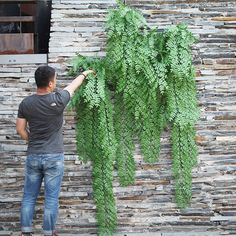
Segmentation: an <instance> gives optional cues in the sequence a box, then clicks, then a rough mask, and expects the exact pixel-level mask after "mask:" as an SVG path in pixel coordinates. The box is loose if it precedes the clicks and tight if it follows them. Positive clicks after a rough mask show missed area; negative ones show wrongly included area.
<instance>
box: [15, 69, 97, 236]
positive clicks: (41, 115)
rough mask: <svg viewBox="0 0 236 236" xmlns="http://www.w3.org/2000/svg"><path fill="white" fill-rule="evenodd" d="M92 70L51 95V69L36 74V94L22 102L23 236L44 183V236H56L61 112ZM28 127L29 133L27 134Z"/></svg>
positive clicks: (18, 123) (18, 127) (61, 162)
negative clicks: (24, 148) (24, 156)
mask: <svg viewBox="0 0 236 236" xmlns="http://www.w3.org/2000/svg"><path fill="white" fill-rule="evenodd" d="M90 73H95V72H94V71H92V70H88V71H84V72H83V73H82V74H81V75H79V76H78V77H77V78H75V79H74V80H73V81H72V82H71V83H70V84H69V85H68V86H67V87H66V88H64V89H63V90H62V91H60V92H56V93H54V92H53V91H54V89H55V87H56V73H55V70H54V69H53V68H52V67H49V66H41V67H39V68H38V69H37V70H36V71H35V82H36V85H37V92H36V94H33V95H31V96H29V97H26V98H25V99H23V101H22V102H21V103H20V105H19V110H18V118H17V121H16V130H17V133H18V134H19V135H20V136H21V138H22V139H24V140H26V141H28V149H27V159H26V164H25V183H24V194H23V200H22V205H21V230H22V236H31V235H32V234H31V226H32V220H33V215H34V208H35V203H36V199H37V196H38V194H39V190H40V187H41V183H42V181H43V180H44V193H45V204H44V219H43V230H44V235H50V236H51V235H52V236H56V235H57V234H56V232H55V224H56V220H57V214H58V202H59V201H58V198H59V193H60V187H61V181H62V177H63V172H64V155H63V152H64V148H63V137H62V124H63V111H64V109H65V107H66V105H67V104H68V102H69V100H70V98H71V96H72V95H73V93H74V91H75V90H76V89H77V88H79V87H80V85H81V84H82V82H83V80H84V79H85V78H86V77H87V75H88V74H90ZM27 123H28V126H29V131H28V130H27Z"/></svg>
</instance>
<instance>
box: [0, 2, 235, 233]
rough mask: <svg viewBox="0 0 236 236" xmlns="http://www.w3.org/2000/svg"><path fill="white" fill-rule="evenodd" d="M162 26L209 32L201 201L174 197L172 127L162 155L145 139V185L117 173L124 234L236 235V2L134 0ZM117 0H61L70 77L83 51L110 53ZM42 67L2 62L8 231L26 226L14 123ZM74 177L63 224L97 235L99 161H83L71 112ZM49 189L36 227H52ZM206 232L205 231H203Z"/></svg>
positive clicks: (61, 69) (63, 63) (199, 49)
mask: <svg viewBox="0 0 236 236" xmlns="http://www.w3.org/2000/svg"><path fill="white" fill-rule="evenodd" d="M126 2H127V4H129V5H132V6H135V7H137V8H139V9H141V10H142V11H143V12H144V13H145V16H146V18H147V20H148V22H149V24H150V26H158V27H159V28H160V29H163V28H166V27H167V26H169V25H171V24H176V23H178V22H186V23H187V24H188V25H189V28H190V29H191V31H192V32H193V33H194V34H195V35H196V36H197V37H199V42H198V43H197V44H195V45H194V47H193V56H194V63H195V64H196V69H197V87H198V98H199V106H200V108H201V119H200V120H199V122H198V124H197V130H198V132H197V142H198V146H199V157H198V159H199V164H198V166H197V167H195V168H194V170H193V200H192V203H191V205H190V207H189V208H187V209H185V210H180V209H178V208H177V207H176V205H175V203H174V188H173V186H174V180H173V178H172V174H171V156H170V148H169V134H168V132H166V133H164V134H163V136H162V151H161V156H160V161H159V162H158V163H156V164H153V165H150V164H146V163H144V162H143V159H142V157H141V155H140V150H139V147H138V146H137V149H136V153H135V160H136V164H137V172H136V182H135V184H134V185H133V186H129V187H125V188H123V187H120V186H119V183H118V181H117V178H116V173H114V178H115V181H114V192H115V194H116V199H117V209H118V231H119V232H129V231H134V232H138V231H144V232H145V231H146V232H147V231H150V232H158V231H161V232H164V231H168V232H170V231H172V232H177V231H185V232H189V231H197V232H198V231H206V230H208V231H209V235H210V231H224V234H230V233H231V234H233V233H235V234H236V175H235V172H236V89H235V88H236V57H235V56H236V54H235V53H236V3H235V1H224V0H219V1H203V0H202V1H201V0H190V1H185V0H177V1H174V0H165V1H158V0H142V1H141V0H136V1H134V0H128V1H126ZM114 4H115V3H114V0H91V1H88V0H81V1H79V0H53V10H52V26H51V38H50V48H49V51H50V53H49V64H50V65H52V66H55V67H56V68H57V70H58V73H59V82H58V83H59V84H60V86H63V85H64V84H66V83H68V82H69V81H70V80H71V78H69V77H68V76H67V75H66V73H67V71H66V68H67V65H68V62H69V60H70V59H71V58H72V57H73V56H74V55H75V53H76V52H79V53H81V54H83V55H96V54H97V55H99V56H103V55H104V48H105V34H104V30H103V23H104V17H105V15H106V13H107V9H108V8H109V7H113V6H114ZM36 67H37V65H34V66H33V67H32V65H24V66H23V65H18V66H0V77H1V80H0V84H1V87H0V99H1V101H0V107H1V109H0V140H1V144H0V151H1V158H0V163H1V165H0V171H1V172H0V176H1V179H0V203H1V210H0V230H10V231H19V207H20V200H21V196H22V187H23V164H24V159H25V148H26V146H25V144H24V142H23V141H20V140H19V137H18V136H17V135H16V133H15V130H14V123H15V117H16V110H17V105H18V104H19V102H20V100H21V99H22V98H23V97H24V96H27V95H29V94H30V93H31V92H32V91H33V89H32V86H33V71H34V70H35V68H36ZM64 137H65V148H66V153H65V154H66V162H65V166H66V167H65V177H64V182H63V186H62V192H61V198H60V216H59V220H58V230H59V232H64V233H78V234H80V233H95V232H97V229H96V221H95V205H94V202H93V199H92V188H91V167H90V165H89V164H86V165H85V164H83V163H81V162H80V161H78V160H77V155H76V149H75V120H74V113H73V112H72V111H67V112H66V113H65V130H64ZM42 200H43V194H42V193H41V195H40V198H39V200H38V205H37V207H36V214H37V215H36V218H35V231H37V232H40V230H41V224H42V213H43V211H42ZM199 235H200V233H199Z"/></svg>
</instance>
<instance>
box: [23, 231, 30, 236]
mask: <svg viewBox="0 0 236 236" xmlns="http://www.w3.org/2000/svg"><path fill="white" fill-rule="evenodd" d="M21 236H32V233H24V232H23V233H22V234H21Z"/></svg>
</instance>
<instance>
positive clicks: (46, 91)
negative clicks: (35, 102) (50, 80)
mask: <svg viewBox="0 0 236 236" xmlns="http://www.w3.org/2000/svg"><path fill="white" fill-rule="evenodd" d="M51 92H52V91H51V90H50V88H37V91H36V94H37V95H45V94H49V93H51Z"/></svg>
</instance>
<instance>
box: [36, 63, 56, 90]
mask: <svg viewBox="0 0 236 236" xmlns="http://www.w3.org/2000/svg"><path fill="white" fill-rule="evenodd" d="M55 73H56V71H55V69H54V68H52V67H50V66H40V67H38V69H37V70H36V71H35V74H34V77H35V82H36V85H37V87H38V88H46V87H47V86H48V85H49V82H50V81H53V80H54V77H55Z"/></svg>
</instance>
